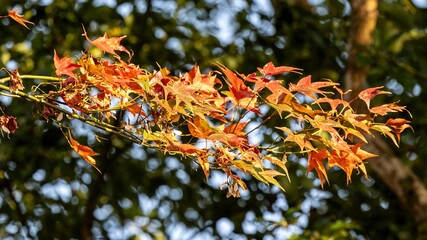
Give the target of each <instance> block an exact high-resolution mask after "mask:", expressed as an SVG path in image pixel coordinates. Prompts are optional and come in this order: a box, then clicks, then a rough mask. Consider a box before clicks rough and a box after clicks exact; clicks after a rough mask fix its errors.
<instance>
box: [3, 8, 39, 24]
mask: <svg viewBox="0 0 427 240" xmlns="http://www.w3.org/2000/svg"><path fill="white" fill-rule="evenodd" d="M8 14H9V17H10V18H12V19H13V20H15V21H16V22H17V23H19V24H21V25H22V26H24V27H25V28H27V29H30V28H29V27H28V26H27V25H26V23H29V24H33V25H34V23H32V22H30V21H28V20H25V19H24V18H23V16H22V15H19V14H18V10H10V11H9V13H8Z"/></svg>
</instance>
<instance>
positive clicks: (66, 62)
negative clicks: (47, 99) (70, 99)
mask: <svg viewBox="0 0 427 240" xmlns="http://www.w3.org/2000/svg"><path fill="white" fill-rule="evenodd" d="M53 63H54V65H55V68H56V71H55V73H56V76H58V77H61V76H62V75H67V76H70V77H72V78H75V79H76V78H77V77H76V74H75V73H73V70H74V69H77V68H79V67H81V66H80V65H78V64H74V63H72V62H71V58H69V57H63V58H59V57H58V55H56V50H54V51H53Z"/></svg>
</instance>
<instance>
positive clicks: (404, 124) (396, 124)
mask: <svg viewBox="0 0 427 240" xmlns="http://www.w3.org/2000/svg"><path fill="white" fill-rule="evenodd" d="M408 123H410V121H408V120H406V119H403V118H390V119H388V120H387V122H386V123H385V124H386V125H387V126H390V127H391V128H393V129H394V133H395V134H396V136H397V141H398V142H400V134H401V133H402V132H403V131H404V130H405V129H407V128H410V129H412V131H414V129H413V128H412V127H411V125H409V124H408Z"/></svg>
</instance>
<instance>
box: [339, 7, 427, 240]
mask: <svg viewBox="0 0 427 240" xmlns="http://www.w3.org/2000/svg"><path fill="white" fill-rule="evenodd" d="M350 3H351V8H352V12H351V22H350V35H349V36H350V39H349V50H348V51H349V58H348V62H347V69H346V72H345V87H346V89H352V90H353V94H357V93H358V92H360V91H361V90H362V89H364V88H365V87H366V85H367V83H366V79H367V74H368V72H369V65H360V64H359V63H358V62H357V57H358V56H359V55H360V54H361V53H362V52H363V51H365V50H366V49H367V48H368V47H369V46H370V45H371V43H372V41H373V38H372V32H373V30H374V29H375V25H376V22H377V17H378V1H377V0H353V1H350ZM353 97H354V95H353V96H352V98H353ZM354 107H355V109H356V111H363V108H362V106H354ZM368 142H369V143H370V144H368V145H367V146H366V150H368V151H369V152H373V153H376V154H378V155H379V157H378V158H376V159H374V160H371V161H370V166H371V167H372V169H373V171H374V172H376V173H377V174H378V176H379V177H380V178H381V179H382V181H383V182H384V183H385V184H386V185H387V186H388V187H389V188H390V189H391V190H392V191H393V192H394V193H395V194H396V196H397V197H398V199H399V201H400V202H401V203H402V205H403V206H405V207H406V208H407V209H409V210H410V211H411V213H412V214H413V216H414V218H415V221H416V222H417V225H418V239H427V189H426V186H425V185H424V184H423V182H422V181H421V180H420V179H419V178H418V177H417V176H416V175H415V173H414V172H413V171H412V170H411V169H410V168H408V167H407V166H406V165H405V164H404V163H403V162H402V160H401V159H400V158H399V157H397V156H396V155H395V154H394V153H393V152H392V151H391V150H390V147H389V145H388V144H387V143H386V142H385V141H384V139H383V138H382V137H381V136H377V137H376V138H375V139H373V138H372V137H371V138H370V139H368Z"/></svg>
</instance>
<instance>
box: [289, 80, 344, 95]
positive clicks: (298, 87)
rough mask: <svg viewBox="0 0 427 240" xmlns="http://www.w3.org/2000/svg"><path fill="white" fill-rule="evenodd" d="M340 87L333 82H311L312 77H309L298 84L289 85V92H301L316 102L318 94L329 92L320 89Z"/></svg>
mask: <svg viewBox="0 0 427 240" xmlns="http://www.w3.org/2000/svg"><path fill="white" fill-rule="evenodd" d="M336 85H338V83H334V82H332V81H330V80H329V81H319V82H312V81H311V75H308V76H307V77H304V78H301V79H300V80H299V81H298V82H297V84H293V83H291V84H290V85H289V90H290V91H291V92H294V91H296V92H299V93H302V94H304V95H306V96H308V97H310V98H312V99H314V100H316V99H317V96H316V94H322V95H324V94H326V93H329V92H325V91H323V90H320V88H325V87H332V86H336Z"/></svg>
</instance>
